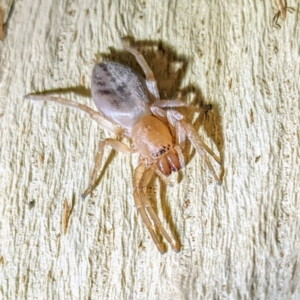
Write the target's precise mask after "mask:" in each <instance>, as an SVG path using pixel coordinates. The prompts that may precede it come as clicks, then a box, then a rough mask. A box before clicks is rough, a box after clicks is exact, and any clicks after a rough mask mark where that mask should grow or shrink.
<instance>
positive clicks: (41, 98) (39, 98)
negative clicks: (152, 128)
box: [24, 94, 124, 135]
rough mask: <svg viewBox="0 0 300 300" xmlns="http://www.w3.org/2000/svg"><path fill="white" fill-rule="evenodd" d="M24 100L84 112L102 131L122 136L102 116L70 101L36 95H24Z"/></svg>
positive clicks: (119, 128) (121, 130)
mask: <svg viewBox="0 0 300 300" xmlns="http://www.w3.org/2000/svg"><path fill="white" fill-rule="evenodd" d="M24 99H26V100H34V101H48V102H54V103H56V104H59V105H62V106H65V107H70V108H75V109H77V110H79V111H82V112H85V113H87V114H88V115H89V117H90V118H91V119H93V120H95V121H96V122H97V123H99V124H100V125H101V127H102V128H103V129H106V130H108V131H109V132H112V133H114V134H116V135H122V134H123V132H124V130H123V129H122V128H121V127H120V126H118V125H116V124H114V123H112V122H111V121H109V120H107V119H106V118H105V117H104V116H102V115H101V113H99V112H97V111H95V110H93V109H91V108H90V107H88V106H86V105H84V104H80V103H76V102H73V101H70V100H66V99H63V98H60V97H53V96H48V95H38V94H29V95H26V96H25V98H24Z"/></svg>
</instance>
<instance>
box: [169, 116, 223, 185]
mask: <svg viewBox="0 0 300 300" xmlns="http://www.w3.org/2000/svg"><path fill="white" fill-rule="evenodd" d="M169 118H170V119H172V120H174V119H176V120H177V122H178V123H179V124H180V126H181V127H182V129H183V130H184V132H185V134H186V136H187V137H188V139H189V140H190V141H191V143H192V144H193V146H194V147H195V148H196V150H197V152H198V153H199V154H200V155H201V156H202V157H203V159H204V161H205V163H206V165H207V167H208V168H209V170H210V171H211V173H212V174H213V176H214V179H215V180H216V182H217V183H218V184H221V180H220V178H219V177H218V175H217V174H216V172H215V170H214V167H213V166H212V164H211V162H210V161H209V159H208V157H207V154H206V152H205V151H204V150H206V151H207V152H208V153H209V154H210V155H211V156H212V157H213V158H214V159H215V161H216V162H217V163H218V164H221V159H220V158H219V157H218V156H217V155H216V154H215V153H214V152H213V151H212V150H211V149H210V148H209V147H208V146H207V145H206V144H205V143H204V142H203V141H202V140H201V139H200V138H199V136H198V134H197V132H196V130H195V129H194V128H193V127H192V126H191V125H190V124H188V123H187V122H186V121H185V120H184V116H183V115H181V114H180V113H179V112H178V111H174V110H173V111H172V110H170V111H168V119H169Z"/></svg>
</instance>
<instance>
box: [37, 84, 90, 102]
mask: <svg viewBox="0 0 300 300" xmlns="http://www.w3.org/2000/svg"><path fill="white" fill-rule="evenodd" d="M31 94H33V93H31ZM34 94H37V95H45V96H47V95H48V96H52V95H55V94H60V95H70V94H76V95H79V96H81V97H85V98H90V99H91V98H92V95H91V90H90V89H87V88H85V87H83V86H74V87H67V88H59V89H52V90H47V91H44V92H37V93H34Z"/></svg>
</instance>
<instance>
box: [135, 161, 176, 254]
mask: <svg viewBox="0 0 300 300" xmlns="http://www.w3.org/2000/svg"><path fill="white" fill-rule="evenodd" d="M153 173H154V170H153V169H152V168H149V169H147V170H145V166H144V163H141V164H140V165H139V166H138V167H137V168H136V169H135V172H134V182H133V187H134V192H133V196H134V202H135V205H136V207H137V210H138V212H139V213H140V215H141V217H142V219H143V222H144V223H145V225H146V227H147V229H148V230H149V233H150V235H151V238H152V240H153V242H154V244H155V245H156V247H157V249H158V251H159V252H160V253H161V254H164V253H165V251H164V249H163V246H162V244H161V243H160V242H159V241H158V238H157V236H156V234H155V232H154V229H153V226H152V224H151V222H150V220H149V217H148V215H147V213H148V214H149V215H150V217H151V219H152V221H153V223H154V225H155V226H157V227H158V229H159V231H160V232H161V234H162V235H163V236H164V237H165V239H166V240H167V241H168V243H169V244H170V245H171V247H172V249H173V250H174V251H175V252H179V250H180V248H179V247H178V246H177V245H176V243H175V242H174V241H173V240H172V239H171V237H170V236H169V234H168V233H167V231H166V230H165V228H164V227H163V225H162V223H161V221H160V219H159V217H158V216H157V214H156V213H155V211H154V209H153V207H152V205H151V202H150V201H149V199H148V198H147V196H146V193H145V191H146V188H147V185H148V184H149V181H150V180H151V178H152V176H153Z"/></svg>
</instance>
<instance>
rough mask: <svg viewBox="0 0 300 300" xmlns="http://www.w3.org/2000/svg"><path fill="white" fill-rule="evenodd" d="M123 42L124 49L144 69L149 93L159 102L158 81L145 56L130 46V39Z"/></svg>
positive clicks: (124, 39)
mask: <svg viewBox="0 0 300 300" xmlns="http://www.w3.org/2000/svg"><path fill="white" fill-rule="evenodd" d="M121 41H122V45H123V47H124V49H125V50H127V51H128V52H130V53H131V54H132V55H134V57H135V59H136V61H137V62H138V63H139V65H140V66H141V68H142V69H143V71H144V73H145V75H146V85H147V87H148V89H149V92H150V93H151V94H152V95H153V96H154V98H155V100H159V99H160V97H159V91H158V88H157V84H156V80H155V78H154V75H153V72H152V70H151V69H150V67H149V66H148V64H147V62H146V60H145V58H144V56H143V55H142V54H141V53H140V52H139V51H137V50H136V49H135V48H133V47H131V46H130V42H129V40H128V39H126V38H122V39H121Z"/></svg>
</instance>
